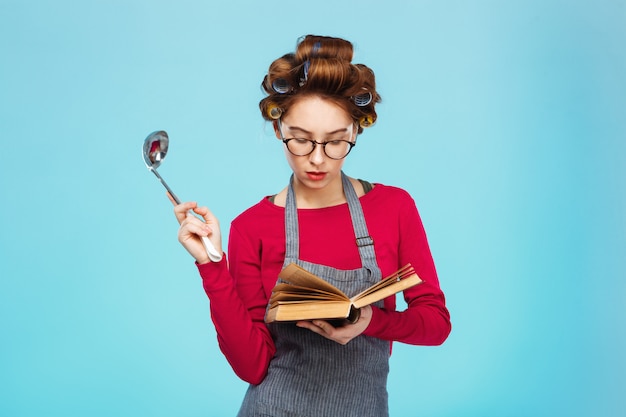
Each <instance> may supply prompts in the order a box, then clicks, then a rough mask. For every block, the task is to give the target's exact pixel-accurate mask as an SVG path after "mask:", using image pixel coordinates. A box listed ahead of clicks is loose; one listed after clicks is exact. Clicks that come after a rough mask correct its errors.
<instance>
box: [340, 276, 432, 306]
mask: <svg viewBox="0 0 626 417" xmlns="http://www.w3.org/2000/svg"><path fill="white" fill-rule="evenodd" d="M421 282H422V280H421V278H420V277H418V276H417V274H415V273H414V274H413V275H410V276H408V277H406V278H403V279H401V280H397V279H394V277H391V279H389V278H388V279H385V280H383V281H381V283H382V285H376V286H374V287H371V288H369V289H367V290H365V291H363V292H362V293H360V294H357V295H356V296H354V297H352V299H351V300H352V303H353V305H354V306H355V307H356V308H361V307H364V306H366V305H370V304H372V303H375V302H376V301H379V300H382V299H383V298H386V297H389V296H390V295H393V294H395V293H398V292H400V291H404V290H406V289H407V288H410V287H413V286H415V285H417V284H420V283H421Z"/></svg>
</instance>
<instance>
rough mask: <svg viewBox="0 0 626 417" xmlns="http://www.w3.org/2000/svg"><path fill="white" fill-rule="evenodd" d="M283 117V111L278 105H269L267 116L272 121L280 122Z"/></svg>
mask: <svg viewBox="0 0 626 417" xmlns="http://www.w3.org/2000/svg"><path fill="white" fill-rule="evenodd" d="M282 115H283V109H281V108H280V107H278V105H277V104H276V103H269V104H268V106H267V116H268V117H269V118H270V119H273V120H278V119H280V116H282Z"/></svg>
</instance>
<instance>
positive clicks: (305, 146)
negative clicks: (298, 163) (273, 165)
mask: <svg viewBox="0 0 626 417" xmlns="http://www.w3.org/2000/svg"><path fill="white" fill-rule="evenodd" d="M314 146H315V144H314V143H313V142H311V141H310V140H306V139H297V138H294V139H289V140H287V149H289V152H291V153H292V154H294V155H296V156H304V155H308V154H310V153H311V152H312V151H313V147H314Z"/></svg>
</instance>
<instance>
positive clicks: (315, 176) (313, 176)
mask: <svg viewBox="0 0 626 417" xmlns="http://www.w3.org/2000/svg"><path fill="white" fill-rule="evenodd" d="M306 175H307V177H309V179H310V180H313V181H321V180H323V179H324V177H326V173H325V172H307V173H306Z"/></svg>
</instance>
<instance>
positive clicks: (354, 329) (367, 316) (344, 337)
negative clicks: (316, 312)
mask: <svg viewBox="0 0 626 417" xmlns="http://www.w3.org/2000/svg"><path fill="white" fill-rule="evenodd" d="M371 320H372V307H371V306H365V307H362V308H361V316H360V317H359V319H358V320H357V322H356V323H354V324H346V325H345V326H341V327H334V326H333V325H332V324H330V323H329V322H327V321H324V320H311V321H304V320H302V321H299V322H297V323H296V326H298V327H302V328H305V329H309V330H311V331H312V332H315V333H317V334H319V335H322V336H324V337H325V338H327V339H330V340H332V341H335V342H337V343H339V344H342V345H345V344H347V343H348V342H349V341H351V340H352V339H354V338H355V337H357V336H358V335H360V334H361V333H363V332H364V331H365V329H367V326H369V324H370V321H371Z"/></svg>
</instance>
